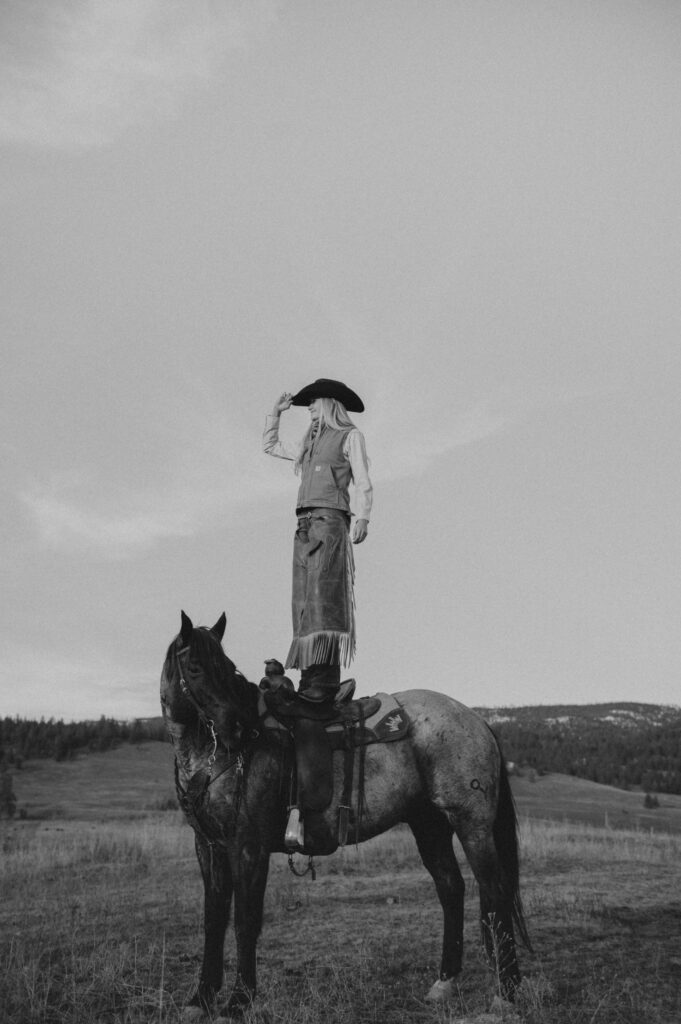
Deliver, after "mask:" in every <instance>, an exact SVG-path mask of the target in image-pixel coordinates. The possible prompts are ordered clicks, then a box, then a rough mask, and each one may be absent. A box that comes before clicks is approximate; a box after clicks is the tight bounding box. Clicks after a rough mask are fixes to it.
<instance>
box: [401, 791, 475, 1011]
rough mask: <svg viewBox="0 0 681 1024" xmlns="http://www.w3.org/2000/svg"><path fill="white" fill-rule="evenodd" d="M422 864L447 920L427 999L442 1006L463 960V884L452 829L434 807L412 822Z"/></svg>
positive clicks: (424, 811) (422, 811)
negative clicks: (436, 975)
mask: <svg viewBox="0 0 681 1024" xmlns="http://www.w3.org/2000/svg"><path fill="white" fill-rule="evenodd" d="M409 826H410V828H411V830H412V832H413V833H414V838H415V839H416V845H417V847H418V851H419V854H420V855H421V860H422V861H423V863H424V865H425V867H426V869H427V870H428V872H429V873H430V875H431V876H432V879H433V881H434V882H435V889H436V891H437V895H438V898H439V900H440V904H441V906H442V914H443V919H444V934H443V939H442V960H441V962H440V976H439V979H438V980H437V981H436V982H435V984H434V985H433V987H432V988H431V989H430V991H429V993H428V995H427V997H426V998H427V999H428V1000H429V1001H431V1002H440V1001H443V1000H445V999H448V998H449V997H450V996H451V995H452V994H453V992H452V979H453V978H455V977H456V976H457V975H458V974H459V973H460V971H461V963H462V957H463V914H464V892H465V885H464V880H463V877H462V875H461V871H460V869H459V865H458V863H457V861H456V857H455V856H454V849H453V847H452V828H451V826H450V824H449V822H448V821H447V818H446V817H445V816H444V815H443V814H442V813H441V812H440V811H437V810H436V809H435V808H434V807H430V806H428V807H425V808H422V809H421V810H420V811H419V812H418V813H417V814H415V815H414V816H413V817H412V818H410V820H409Z"/></svg>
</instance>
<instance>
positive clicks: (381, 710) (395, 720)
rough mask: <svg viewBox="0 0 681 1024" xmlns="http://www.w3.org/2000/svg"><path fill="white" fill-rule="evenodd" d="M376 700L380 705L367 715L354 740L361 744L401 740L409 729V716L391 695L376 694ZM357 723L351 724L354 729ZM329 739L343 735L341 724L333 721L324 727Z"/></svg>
mask: <svg viewBox="0 0 681 1024" xmlns="http://www.w3.org/2000/svg"><path fill="white" fill-rule="evenodd" d="M375 696H376V699H377V700H379V701H380V705H379V707H378V709H377V710H376V711H374V712H373V713H371V714H369V715H368V716H367V718H366V720H365V722H364V730H363V733H362V735H361V737H360V736H358V737H357V738H356V742H361V743H390V742H392V741H394V740H402V739H404V737H405V736H406V735H407V731H408V729H409V716H408V715H407V712H406V711H405V710H404V708H403V707H402V706H401V705H400V704H398V703H397V701H396V700H395V698H394V697H393V695H392V694H391V693H377V694H376V695H375ZM358 724H359V723H358V722H353V726H354V727H355V728H356V727H357V726H358ZM326 731H327V733H328V734H329V739H330V740H331V742H332V745H333V740H334V738H335V736H336V735H338V736H339V737H340V736H341V735H342V733H343V722H342V721H333V722H331V723H330V725H328V726H327V727H326Z"/></svg>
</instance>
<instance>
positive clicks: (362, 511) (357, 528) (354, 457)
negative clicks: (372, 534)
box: [345, 430, 374, 544]
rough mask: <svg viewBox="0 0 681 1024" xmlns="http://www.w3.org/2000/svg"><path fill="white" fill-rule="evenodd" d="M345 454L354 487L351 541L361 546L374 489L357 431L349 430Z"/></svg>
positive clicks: (365, 534) (367, 526)
mask: <svg viewBox="0 0 681 1024" xmlns="http://www.w3.org/2000/svg"><path fill="white" fill-rule="evenodd" d="M345 454H346V456H347V459H348V461H349V463H350V468H351V469H352V479H353V483H354V485H355V501H354V505H355V515H356V520H355V524H354V526H353V529H352V540H353V543H355V544H361V543H362V541H363V540H365V539H366V536H367V533H368V529H369V517H370V515H371V506H372V504H373V497H374V489H373V486H372V484H371V480H370V479H369V460H368V458H367V453H366V447H365V445H364V436H363V435H362V434H361V433H360V431H359V430H351V431H350V433H349V434H348V437H347V441H346V446H345Z"/></svg>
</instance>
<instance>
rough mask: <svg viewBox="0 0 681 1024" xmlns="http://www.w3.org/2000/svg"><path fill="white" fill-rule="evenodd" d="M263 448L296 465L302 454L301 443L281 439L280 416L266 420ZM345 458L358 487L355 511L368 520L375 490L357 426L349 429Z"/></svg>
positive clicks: (356, 489)
mask: <svg viewBox="0 0 681 1024" xmlns="http://www.w3.org/2000/svg"><path fill="white" fill-rule="evenodd" d="M262 447H263V451H264V452H265V454H266V455H273V456H274V457H275V458H276V459H289V460H291V461H292V462H295V461H296V459H297V458H298V456H299V455H300V452H301V449H302V443H301V442H297V443H294V442H290V441H282V440H280V438H279V416H272V415H270V416H267V417H266V418H265V431H264V433H263V436H262ZM343 455H344V456H345V458H346V459H347V460H348V462H349V463H350V469H351V470H352V482H353V484H354V485H355V493H354V501H353V502H352V505H353V512H354V513H355V515H356V516H357V518H358V519H366V520H367V521H368V520H369V517H370V515H371V505H372V502H373V497H374V489H373V487H372V485H371V480H370V479H369V460H368V458H367V453H366V447H365V445H364V435H363V434H362V433H361V432H360V431H359V430H357V428H356V427H354V428H353V429H352V430H350V431H349V432H348V435H347V437H346V438H345V442H344V444H343Z"/></svg>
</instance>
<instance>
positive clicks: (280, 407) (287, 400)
mask: <svg viewBox="0 0 681 1024" xmlns="http://www.w3.org/2000/svg"><path fill="white" fill-rule="evenodd" d="M292 399H293V395H292V394H291V392H290V391H285V392H284V393H283V395H279V398H278V399H277V400H276V402H275V403H274V409H273V410H272V415H273V416H281V414H282V412H285V411H286V409H290V408H291V400H292Z"/></svg>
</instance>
